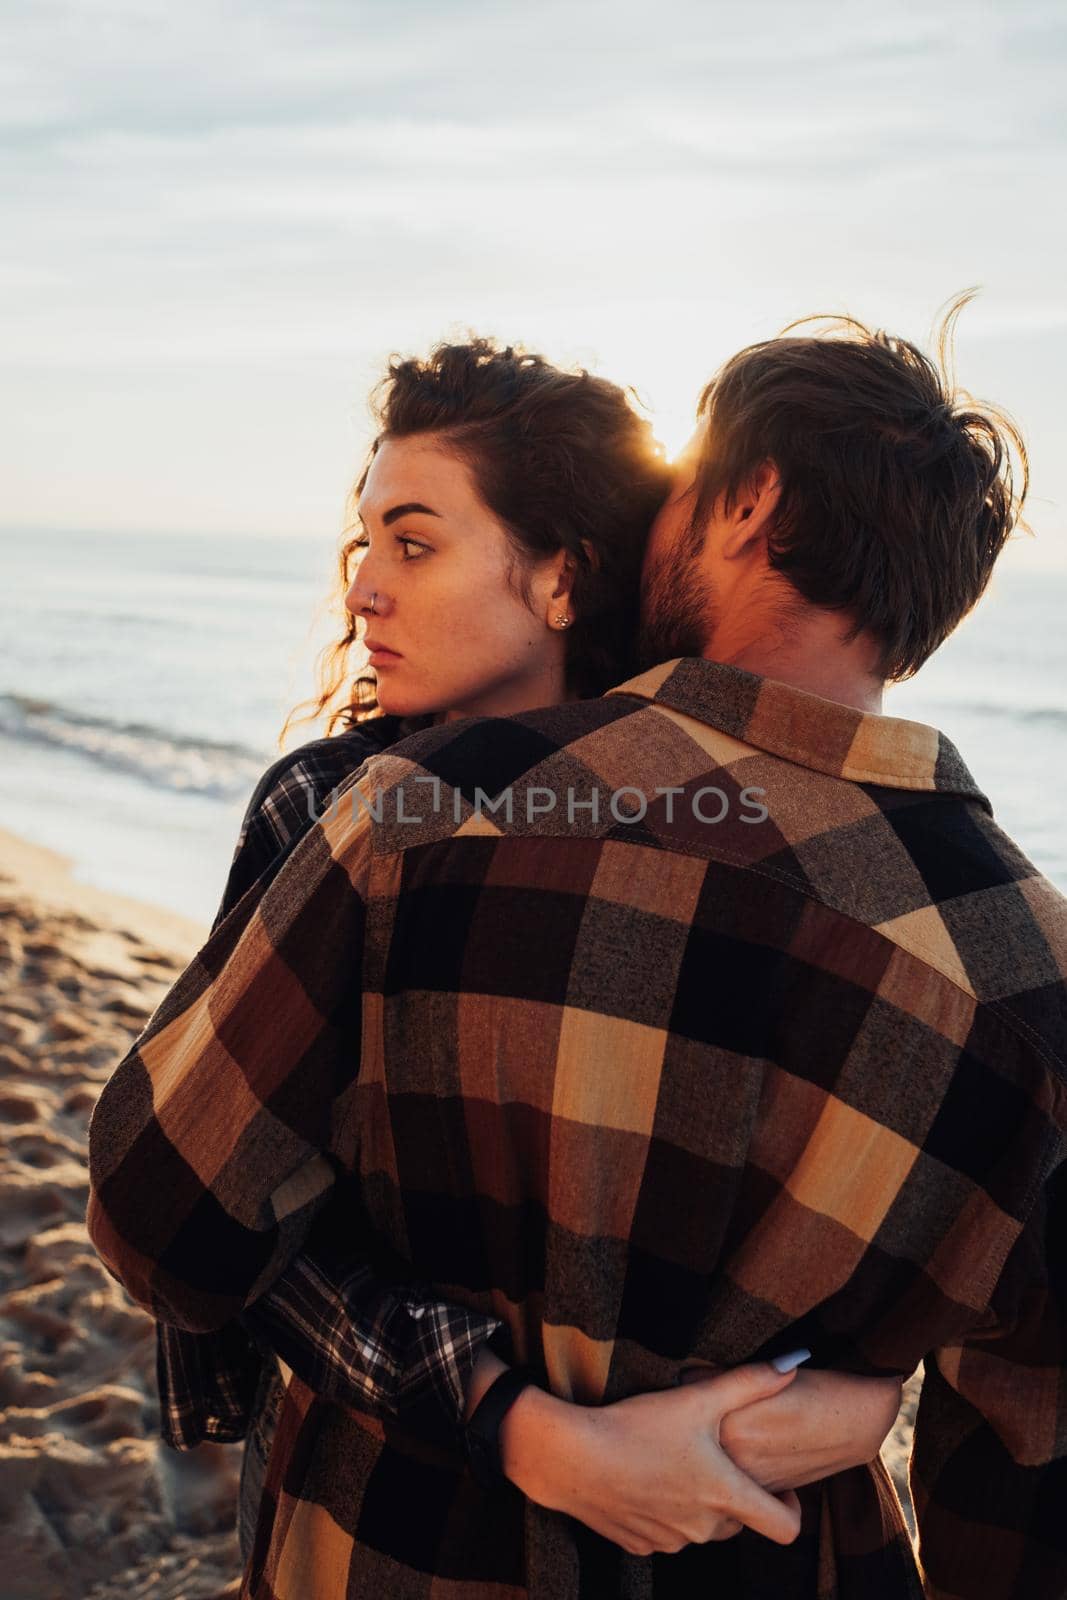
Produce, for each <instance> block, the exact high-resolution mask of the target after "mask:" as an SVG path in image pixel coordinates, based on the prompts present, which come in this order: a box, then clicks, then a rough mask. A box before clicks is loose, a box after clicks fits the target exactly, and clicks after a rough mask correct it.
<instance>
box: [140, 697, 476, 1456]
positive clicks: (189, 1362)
mask: <svg viewBox="0 0 1067 1600" xmlns="http://www.w3.org/2000/svg"><path fill="white" fill-rule="evenodd" d="M393 731H394V732H395V733H399V732H402V731H403V730H402V729H400V728H396V729H394V730H393ZM382 742H383V741H382V739H381V738H375V739H371V738H370V737H369V735H365V734H364V733H362V732H359V731H356V732H351V733H349V734H344V735H341V736H338V737H336V738H331V739H321V740H316V741H314V742H312V743H310V744H307V745H304V746H301V748H300V749H298V750H296V751H292V752H290V753H289V754H288V755H287V756H283V757H282V758H281V759H280V760H278V761H276V762H274V763H273V765H272V766H271V767H269V768H268V769H267V771H266V772H265V773H264V774H263V777H262V778H261V779H260V780H259V782H258V784H257V785H256V788H255V790H254V791H253V794H252V796H251V799H250V800H249V802H248V805H247V807H246V809H245V814H244V818H243V820H242V823H241V829H240V834H239V837H238V840H237V845H236V848H235V851H234V856H233V861H232V863H231V866H230V871H229V875H228V877H227V881H226V886H225V889H224V891H223V895H222V900H221V903H220V906H219V910H218V913H217V914H216V917H215V920H214V922H213V924H212V932H213V933H214V932H215V931H216V930H217V929H218V927H219V926H220V924H221V923H222V922H223V920H224V919H225V918H226V917H227V916H228V915H229V913H230V912H231V911H232V910H233V909H234V907H235V906H236V905H237V904H238V903H239V901H240V900H241V899H242V898H243V896H244V895H245V893H246V892H247V891H248V890H249V889H250V888H252V887H253V886H258V888H259V890H260V891H262V890H263V888H264V887H265V886H266V885H267V884H268V883H269V882H270V881H271V880H272V878H273V877H275V876H276V875H277V873H278V871H279V870H280V868H281V866H282V864H283V862H284V861H285V860H286V859H287V857H288V855H289V854H290V853H291V851H292V850H293V848H294V847H295V845H296V843H297V842H298V840H299V839H300V838H301V837H302V836H303V834H304V833H306V832H307V830H308V829H309V828H310V827H311V826H312V825H313V824H314V822H315V820H316V819H317V818H318V817H320V816H322V815H323V813H324V812H325V811H326V810H327V809H328V806H329V801H330V796H331V795H332V793H333V791H334V789H336V787H337V786H338V785H339V784H340V783H343V782H344V781H346V779H347V778H349V777H350V776H352V774H353V773H354V772H355V771H357V770H358V768H359V767H360V766H361V765H362V762H363V761H364V759H365V758H366V757H367V756H368V755H369V754H372V753H374V752H375V751H376V750H378V749H379V748H381V745H382ZM498 1326H499V1324H498V1323H497V1321H496V1320H495V1319H494V1318H491V1317H481V1316H479V1315H477V1314H476V1313H474V1312H471V1311H469V1310H468V1309H467V1308H465V1307H463V1306H458V1305H454V1304H452V1303H449V1302H445V1301H441V1300H438V1299H436V1298H434V1297H433V1296H432V1294H431V1293H430V1291H429V1290H425V1291H421V1292H420V1291H417V1290H415V1289H413V1288H412V1287H411V1286H410V1285H402V1284H393V1283H391V1282H389V1281H387V1280H384V1279H382V1278H380V1277H379V1276H377V1275H376V1274H375V1272H374V1271H373V1270H372V1269H371V1268H369V1267H368V1266H366V1265H365V1264H364V1263H363V1261H362V1259H361V1258H360V1257H359V1256H357V1255H355V1254H354V1253H353V1252H352V1251H349V1253H348V1255H347V1257H346V1259H345V1260H344V1261H341V1260H340V1259H339V1258H337V1257H336V1256H335V1257H331V1258H330V1259H329V1260H327V1259H326V1258H323V1259H322V1260H321V1261H316V1260H315V1259H314V1256H313V1255H308V1256H304V1255H302V1256H299V1257H298V1258H297V1260H296V1261H295V1262H294V1263H293V1264H292V1266H291V1267H290V1268H289V1269H288V1270H287V1272H286V1273H285V1274H284V1275H283V1277H282V1278H280V1279H279V1280H278V1281H277V1283H276V1284H275V1285H274V1287H273V1289H272V1290H271V1292H270V1294H268V1295H267V1296H265V1297H264V1298H263V1299H262V1300H260V1301H258V1302H257V1303H256V1304H255V1306H253V1307H252V1308H250V1311H249V1312H248V1313H246V1316H245V1317H244V1318H242V1319H241V1320H240V1321H234V1322H231V1323H229V1324H227V1325H226V1327H225V1328H223V1329H220V1330H217V1331H215V1332H213V1333H192V1332H190V1331H188V1330H186V1329H184V1328H178V1327H174V1326H171V1325H170V1324H167V1323H159V1324H157V1330H156V1334H157V1373H158V1387H159V1396H160V1416H161V1423H160V1427H161V1432H162V1435H163V1437H164V1439H165V1440H166V1441H167V1442H168V1443H169V1444H171V1445H172V1446H173V1447H174V1448H176V1449H179V1450H188V1449H192V1448H193V1447H195V1446H196V1445H198V1444H199V1443H201V1442H202V1441H203V1440H204V1439H212V1440H217V1441H232V1440H237V1439H241V1438H243V1437H244V1435H245V1433H246V1432H247V1430H248V1426H249V1423H250V1420H251V1407H252V1403H253V1397H254V1395H255V1392H256V1387H257V1380H258V1376H259V1371H260V1367H261V1363H262V1355H261V1348H260V1347H263V1348H267V1349H273V1351H274V1352H275V1353H276V1354H278V1355H280V1356H281V1358H282V1359H283V1360H284V1361H285V1362H286V1364H287V1365H288V1366H290V1367H291V1368H292V1369H293V1370H294V1371H295V1372H296V1373H297V1374H298V1376H300V1377H301V1378H302V1379H303V1381H304V1382H306V1383H307V1384H308V1385H309V1386H310V1387H311V1388H313V1389H315V1390H316V1391H317V1392H319V1393H320V1394H323V1395H325V1396H328V1397H336V1398H343V1399H344V1402H345V1403H346V1404H349V1405H353V1406H356V1407H358V1408H359V1409H360V1410H362V1411H365V1412H367V1413H369V1414H370V1415H373V1416H376V1417H379V1418H385V1417H402V1418H403V1419H404V1421H405V1423H406V1425H407V1426H409V1427H412V1428H414V1429H416V1430H417V1431H420V1432H422V1433H424V1434H430V1435H435V1434H436V1435H440V1434H442V1433H445V1434H448V1435H449V1436H450V1437H451V1438H453V1439H454V1437H455V1434H456V1430H457V1429H458V1427H459V1425H460V1422H461V1420H462V1414H463V1406H464V1401H465V1394H466V1390H467V1387H468V1383H469V1379H470V1374H471V1370H472V1368H473V1366H474V1362H475V1360H476V1358H477V1356H478V1354H479V1352H480V1351H481V1349H482V1348H483V1347H484V1345H485V1343H486V1341H487V1340H488V1339H489V1338H490V1337H491V1335H492V1334H493V1332H494V1331H495V1329H496V1328H497V1327H498Z"/></svg>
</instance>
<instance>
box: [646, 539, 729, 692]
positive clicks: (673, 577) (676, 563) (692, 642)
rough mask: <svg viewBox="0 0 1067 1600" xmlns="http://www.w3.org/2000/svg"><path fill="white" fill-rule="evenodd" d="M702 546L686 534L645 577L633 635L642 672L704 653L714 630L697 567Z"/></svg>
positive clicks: (706, 586) (707, 590) (710, 601)
mask: <svg viewBox="0 0 1067 1600" xmlns="http://www.w3.org/2000/svg"><path fill="white" fill-rule="evenodd" d="M703 544H704V541H703V538H698V537H695V536H694V534H693V533H692V531H691V530H690V531H689V532H687V533H686V534H685V536H684V537H683V538H681V539H679V540H678V542H677V544H676V545H675V546H674V548H673V549H672V550H668V551H666V552H665V554H664V555H662V556H660V558H659V559H658V560H657V561H656V562H655V564H654V565H653V566H652V567H651V569H649V570H646V572H645V575H644V578H643V581H642V584H641V622H640V625H639V627H638V630H637V658H638V661H639V663H640V665H641V668H642V670H644V669H646V668H648V667H654V666H657V665H658V664H659V662H661V661H673V660H674V658H675V657H676V656H702V655H703V654H704V651H705V649H706V647H707V644H708V640H709V639H710V638H711V633H712V629H713V627H714V625H715V616H714V612H715V602H714V595H713V594H712V589H711V584H710V583H709V581H708V579H707V578H706V577H705V576H704V574H703V573H702V572H701V571H700V569H699V566H698V560H699V557H700V553H701V550H702V549H703Z"/></svg>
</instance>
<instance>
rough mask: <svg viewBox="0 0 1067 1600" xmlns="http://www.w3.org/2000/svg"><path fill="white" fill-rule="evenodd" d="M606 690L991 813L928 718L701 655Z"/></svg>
mask: <svg viewBox="0 0 1067 1600" xmlns="http://www.w3.org/2000/svg"><path fill="white" fill-rule="evenodd" d="M608 693H609V694H628V695H635V696H637V697H638V698H640V699H643V700H648V701H651V702H652V703H653V704H655V705H662V706H666V707H669V708H670V709H671V710H673V711H680V712H681V713H682V714H683V715H684V716H687V717H695V718H696V720H697V721H699V722H704V723H708V724H709V725H710V726H711V727H713V728H718V729H719V730H720V731H721V732H722V733H726V734H729V735H730V737H731V738H734V739H738V740H740V742H741V743H743V744H748V745H753V746H755V747H756V748H757V749H760V750H767V751H769V752H770V753H771V754H773V755H776V756H783V757H784V758H785V760H787V761H793V762H795V763H797V765H799V766H802V767H810V768H811V769H812V770H813V771H815V772H824V773H826V774H827V775H828V776H830V777H832V778H845V779H848V780H849V781H850V782H852V783H872V784H879V785H882V786H885V787H888V788H892V789H928V790H932V791H935V792H937V793H940V794H946V793H948V794H961V795H966V796H967V797H968V798H969V799H972V800H978V801H979V802H980V803H981V804H982V805H983V806H985V808H986V810H987V811H989V813H990V814H991V815H992V809H993V808H992V806H991V805H990V804H989V801H988V800H987V799H986V797H985V795H984V794H983V793H982V791H981V789H979V787H978V785H977V784H976V783H975V781H974V778H973V777H972V776H971V773H970V771H969V770H968V768H967V766H966V764H965V762H964V760H963V758H962V756H961V755H960V753H959V751H958V750H957V749H956V747H955V745H954V744H952V742H951V741H950V740H949V739H946V737H945V735H944V734H943V733H940V732H939V731H938V730H937V729H936V728H932V727H929V726H928V725H927V724H926V723H924V722H908V721H906V720H905V719H904V718H903V717H883V716H877V715H875V714H874V713H872V712H865V711H857V710H855V709H854V708H853V707H852V706H845V705H841V704H839V702H838V701H836V700H824V699H822V697H821V696H820V695H815V694H808V693H807V692H806V691H805V690H803V689H794V688H793V687H792V686H791V685H790V684H787V683H779V682H777V680H776V679H774V678H761V677H759V676H758V675H757V674H756V673H754V672H745V671H744V670H743V669H742V668H740V667H729V666H725V665H724V664H723V663H722V662H721V661H707V660H705V659H704V658H703V657H700V656H682V657H680V658H679V659H677V660H675V661H665V662H663V663H661V664H660V665H659V666H656V667H651V668H650V669H649V670H648V671H647V672H642V673H640V674H639V675H638V676H637V677H636V678H630V679H629V680H628V681H627V682H626V683H620V684H618V685H617V686H616V687H615V688H613V689H609V690H608Z"/></svg>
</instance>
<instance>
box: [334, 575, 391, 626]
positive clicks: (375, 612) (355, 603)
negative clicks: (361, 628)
mask: <svg viewBox="0 0 1067 1600" xmlns="http://www.w3.org/2000/svg"><path fill="white" fill-rule="evenodd" d="M345 608H346V610H348V611H350V612H351V613H352V615H353V616H354V617H384V616H387V615H388V613H389V612H390V611H391V610H392V609H393V602H392V600H391V599H390V598H389V596H388V595H386V594H384V593H383V592H382V591H381V590H380V589H374V588H372V587H371V585H370V583H368V581H367V575H366V574H365V573H364V570H363V568H362V567H361V568H360V570H359V572H358V574H357V575H356V577H355V579H354V580H353V582H352V584H351V586H350V588H349V590H348V593H347V594H346V595H345Z"/></svg>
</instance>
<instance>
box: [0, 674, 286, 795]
mask: <svg viewBox="0 0 1067 1600" xmlns="http://www.w3.org/2000/svg"><path fill="white" fill-rule="evenodd" d="M0 734H6V735H7V737H8V738H11V739H21V740H24V741H27V742H31V743H34V744H44V745H51V746H53V747H55V748H59V749H64V750H69V751H71V752H72V753H73V754H75V755H80V756H84V757H85V758H86V759H87V760H90V761H95V762H98V763H99V764H100V765H102V766H105V767H110V768H111V769H112V770H113V771H116V772H124V773H126V774H127V775H129V776H131V777H136V778H140V779H142V780H143V781H144V782H145V783H150V784H152V785H153V787H155V788H164V789H173V790H175V791H176V792H178V793H181V794H200V795H207V796H210V797H211V798H213V799H219V800H232V799H236V798H239V797H240V796H241V795H243V794H247V793H248V792H249V791H250V790H251V788H252V787H253V785H254V784H255V782H256V780H257V779H258V778H259V776H260V774H261V773H262V772H263V771H264V769H265V767H266V766H267V765H268V763H269V761H270V755H269V753H268V754H265V753H264V752H263V751H258V750H253V749H251V748H250V747H249V746H247V745H241V744H229V743H225V742H222V741H218V740H213V739H202V738H193V737H189V736H187V735H184V734H180V733H174V732H170V731H168V730H167V729H164V728H154V727H151V726H148V725H146V724H144V723H139V722H115V721H112V720H110V719H109V718H107V717H96V716H91V715H89V714H87V713H84V712H80V711H72V710H70V709H69V708H68V707H66V706H58V705H54V704H53V703H52V702H51V701H48V700H38V699H34V698H33V697H32V696H30V695H22V694H0Z"/></svg>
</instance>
